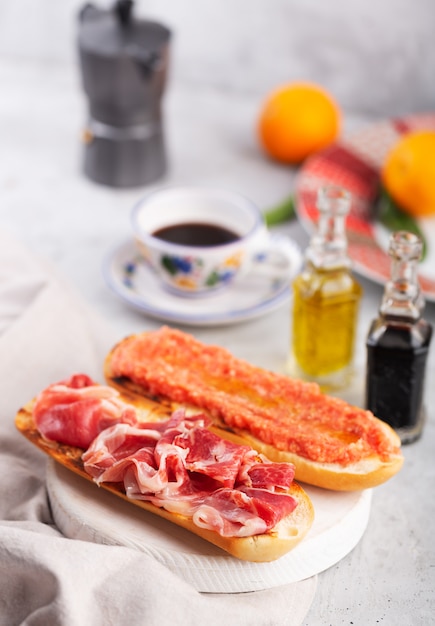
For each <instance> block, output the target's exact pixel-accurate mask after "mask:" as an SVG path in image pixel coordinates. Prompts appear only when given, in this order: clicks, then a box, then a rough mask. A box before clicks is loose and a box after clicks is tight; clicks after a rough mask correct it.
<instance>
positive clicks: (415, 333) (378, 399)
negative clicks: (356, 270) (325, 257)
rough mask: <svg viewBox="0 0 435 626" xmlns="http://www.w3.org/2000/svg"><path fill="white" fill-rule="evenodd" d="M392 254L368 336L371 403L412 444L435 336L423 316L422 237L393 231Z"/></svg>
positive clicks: (419, 420) (420, 423)
mask: <svg viewBox="0 0 435 626" xmlns="http://www.w3.org/2000/svg"><path fill="white" fill-rule="evenodd" d="M389 254H390V256H391V259H392V261H391V279H390V280H389V281H388V282H387V284H386V285H385V290H384V295H383V299H382V302H381V306H380V310H379V316H378V317H377V319H375V320H373V322H372V324H371V326H370V329H369V333H368V336H367V341H366V346H367V372H366V408H367V409H369V410H370V411H372V412H373V413H374V414H375V415H376V416H377V417H379V418H380V419H382V420H384V421H385V422H387V423H388V424H389V425H390V426H392V427H393V428H394V429H395V430H396V432H397V433H398V434H399V436H400V439H401V441H402V443H411V442H412V441H415V440H416V439H418V438H419V437H420V436H421V433H422V430H423V424H424V406H423V399H424V398H423V396H424V379H425V369H426V360H427V355H428V351H429V346H430V341H431V338H432V326H431V325H430V324H429V323H428V322H427V321H426V320H424V319H423V318H422V312H423V309H424V299H423V297H422V294H421V291H420V287H419V284H418V279H417V267H418V262H419V260H420V258H421V254H422V242H421V239H420V238H419V237H417V236H416V235H414V234H412V233H408V232H406V231H399V232H396V233H393V234H392V235H391V238H390V245H389Z"/></svg>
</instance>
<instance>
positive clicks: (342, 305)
mask: <svg viewBox="0 0 435 626" xmlns="http://www.w3.org/2000/svg"><path fill="white" fill-rule="evenodd" d="M350 205H351V196H350V194H349V192H348V191H346V190H345V189H343V188H342V187H339V186H335V185H332V186H325V187H322V188H320V189H319V191H318V196H317V208H318V211H319V218H318V224H317V231H316V233H315V234H314V235H313V237H312V238H311V241H310V243H309V245H308V248H307V251H306V254H305V264H304V269H303V271H302V272H301V273H300V274H299V275H298V276H297V277H296V279H295V281H294V283H293V321H292V349H291V356H290V360H289V367H288V372H289V373H290V374H291V375H293V376H296V377H298V378H302V379H305V380H310V381H315V382H317V383H319V384H320V386H321V387H322V389H323V390H324V391H327V392H329V391H331V392H332V391H334V390H336V389H337V390H338V389H340V388H343V387H346V386H347V385H349V384H350V381H351V375H352V362H353V354H354V343H355V335H356V328H357V320H358V310H359V302H360V298H361V295H362V288H361V286H360V285H359V283H358V282H357V281H356V279H355V278H354V276H353V274H352V271H351V260H350V258H349V256H348V253H347V237H346V216H347V215H348V213H349V210H350Z"/></svg>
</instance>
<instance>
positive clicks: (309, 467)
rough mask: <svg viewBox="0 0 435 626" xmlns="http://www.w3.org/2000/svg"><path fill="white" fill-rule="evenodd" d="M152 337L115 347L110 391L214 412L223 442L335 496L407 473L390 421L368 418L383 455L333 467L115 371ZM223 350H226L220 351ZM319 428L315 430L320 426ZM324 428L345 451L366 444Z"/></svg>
mask: <svg viewBox="0 0 435 626" xmlns="http://www.w3.org/2000/svg"><path fill="white" fill-rule="evenodd" d="M175 332H180V331H175ZM146 335H147V333H142V334H141V335H133V336H130V337H126V338H125V339H124V340H122V341H121V342H119V343H118V344H117V345H116V346H114V347H113V349H112V350H111V351H110V352H109V354H108V355H107V357H106V359H105V364H104V375H105V379H106V382H107V383H108V384H109V385H110V386H112V387H114V388H116V389H117V390H118V391H119V392H120V393H123V394H128V395H129V397H130V400H131V401H133V402H134V401H135V399H136V401H137V399H138V398H140V397H142V398H147V399H148V400H152V401H155V402H157V403H159V404H160V405H161V406H166V407H168V408H171V409H172V410H174V409H175V408H177V407H179V406H184V407H185V408H187V409H188V410H192V411H195V410H196V411H198V410H201V411H203V412H204V413H208V414H209V415H210V416H211V417H212V419H213V427H212V429H213V430H214V432H216V433H217V434H219V435H220V436H221V437H223V438H225V439H229V440H231V441H234V442H236V443H240V444H248V445H250V446H251V447H253V448H254V449H255V450H257V451H258V452H261V453H263V454H264V455H265V456H267V457H268V458H269V459H270V460H272V461H276V462H290V463H293V464H294V465H295V467H296V480H297V481H299V482H303V483H307V484H310V485H314V486H317V487H322V488H325V489H331V490H334V491H357V490H361V489H367V488H371V487H376V486H377V485H380V484H382V483H384V482H385V481H387V480H389V479H390V478H391V477H392V476H394V475H395V474H397V472H398V471H399V470H400V469H401V467H402V465H403V460H404V459H403V455H402V452H401V448H400V446H401V443H400V438H399V436H398V435H397V433H396V432H395V431H394V430H393V429H392V428H391V427H390V426H388V425H387V424H386V423H385V422H383V421H381V420H379V419H377V418H376V417H374V416H373V415H371V414H367V417H366V419H367V421H368V422H369V423H370V426H371V428H372V429H374V430H375V433H376V438H377V439H379V440H381V441H383V446H384V453H383V455H381V454H379V452H378V450H377V449H376V447H373V449H372V450H370V452H369V453H367V452H365V454H364V455H363V456H362V458H361V459H357V460H353V461H352V462H349V463H334V462H332V463H329V462H324V461H317V460H316V459H314V458H309V457H308V456H302V455H300V454H296V453H295V452H294V451H291V450H286V449H282V448H279V449H278V448H277V447H275V446H274V445H271V444H270V443H268V442H266V441H264V440H262V439H260V438H259V437H258V436H256V435H254V434H253V433H252V432H250V431H249V430H247V429H246V428H237V427H236V426H234V425H231V426H229V425H228V424H227V423H226V422H225V418H224V416H223V414H219V407H217V408H216V406H214V408H213V411H212V412H210V411H209V412H208V411H207V407H206V406H204V403H196V402H183V403H181V404H180V403H179V402H177V401H176V400H175V399H174V397H172V396H171V395H165V394H159V393H156V392H155V391H154V392H153V391H152V390H151V389H150V388H149V387H148V386H147V380H146V372H145V373H144V370H141V371H140V374H139V375H138V376H137V380H132V378H130V377H129V375H125V374H124V373H123V372H121V373H120V372H119V370H118V369H117V370H116V371H114V369H113V366H112V365H113V359H114V356H116V353H117V351H118V350H123V349H124V347H125V346H127V348H128V344H129V342H135V341H136V340H139V341H141V339H142V338H143V337H146ZM195 349H196V350H197V349H198V342H196V344H195ZM204 349H207V350H208V352H210V347H206V346H204ZM218 350H220V349H219V348H218ZM228 356H229V358H230V359H232V361H231V362H232V363H242V364H244V362H243V361H241V360H239V359H235V358H234V357H232V356H231V355H228ZM245 365H246V366H247V367H248V368H249V367H250V368H252V370H254V373H255V376H258V377H259V380H261V377H262V376H264V377H265V378H267V380H268V383H270V381H271V380H272V381H273V377H274V376H276V379H277V384H283V383H282V379H283V376H282V375H278V374H276V375H275V374H273V373H272V372H267V371H265V370H262V369H261V368H258V367H255V368H254V367H253V366H250V365H249V364H244V365H243V366H245ZM191 366H192V365H191V363H186V368H189V367H191ZM171 367H172V365H171ZM176 367H177V366H176ZM127 369H128V370H130V369H131V368H129V367H128V368H127ZM218 384H219V380H218V382H216V379H214V380H213V385H214V386H215V387H216V385H218ZM284 384H285V383H284ZM225 386H227V388H228V385H227V383H226V381H223V387H225ZM234 387H235V388H237V385H234ZM166 388H167V389H170V388H171V386H170V385H167V386H166ZM242 393H244V394H246V389H243V388H242ZM326 401H327V397H326V396H325V402H326ZM255 403H256V399H255V394H253V399H252V401H251V406H250V409H252V410H253V411H254V412H255V409H256V404H255ZM344 404H345V403H343V406H344ZM348 406H349V405H348ZM356 410H357V411H359V412H360V413H361V412H362V411H361V410H360V409H356ZM301 420H303V417H301ZM272 427H273V426H272ZM291 428H292V425H291V424H290V425H289V429H291ZM313 428H315V426H314V427H313ZM322 429H323V430H322V433H321V435H325V437H326V435H328V436H329V437H332V438H334V439H335V440H336V441H337V442H339V444H340V446H341V447H344V448H346V446H349V448H351V447H357V446H358V445H359V443H360V436H359V435H358V434H356V433H352V432H350V431H346V432H343V431H342V430H334V425H333V424H331V426H330V428H327V427H325V425H323V426H322ZM366 444H367V442H364V445H366ZM385 449H387V453H385ZM320 452H321V451H320Z"/></svg>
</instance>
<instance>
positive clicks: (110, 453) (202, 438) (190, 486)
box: [82, 409, 297, 537]
mask: <svg viewBox="0 0 435 626" xmlns="http://www.w3.org/2000/svg"><path fill="white" fill-rule="evenodd" d="M210 422H211V420H210V418H208V417H206V416H204V415H195V416H190V417H187V416H186V415H185V413H184V410H182V409H180V410H177V411H175V412H174V413H173V415H172V416H171V418H170V419H169V420H167V421H165V422H160V423H158V429H156V424H155V423H154V422H152V423H144V424H140V427H137V426H130V425H128V424H117V425H115V426H112V427H110V428H108V429H106V430H105V431H103V432H101V433H100V434H99V435H98V436H97V437H96V439H95V440H94V441H93V442H92V444H91V445H90V447H89V449H88V450H87V451H86V452H85V453H84V454H83V456H82V460H83V463H84V468H85V471H86V472H88V473H89V474H90V475H91V476H93V478H94V480H95V481H96V482H97V483H99V484H101V483H102V482H123V484H124V488H125V492H126V494H127V496H128V497H129V498H132V499H140V500H145V501H148V502H151V503H152V504H154V505H155V506H157V507H162V508H164V509H166V510H167V511H170V512H172V513H178V514H181V515H184V516H187V517H191V518H192V520H193V522H194V523H195V524H196V525H197V526H199V527H201V528H207V529H209V530H213V531H215V532H218V533H219V534H220V535H222V536H231V537H247V536H252V535H256V534H263V533H265V532H267V531H268V530H270V529H271V528H273V527H274V526H276V524H277V523H278V522H279V521H280V520H281V519H282V518H284V517H286V516H287V515H289V514H290V513H291V512H292V511H293V510H294V509H295V507H296V506H297V503H296V500H295V499H294V498H293V497H292V496H290V495H288V494H287V493H283V492H282V490H288V489H289V488H290V485H291V483H292V481H293V476H294V468H293V466H292V465H291V464H287V463H270V462H268V461H267V460H266V459H264V457H262V456H259V455H258V454H257V453H256V452H255V451H254V450H252V449H251V448H250V447H249V446H242V445H239V444H235V443H232V442H229V441H224V440H223V439H221V438H220V437H218V436H217V435H215V434H213V433H212V432H210V431H209V430H207V426H208V425H209V424H210Z"/></svg>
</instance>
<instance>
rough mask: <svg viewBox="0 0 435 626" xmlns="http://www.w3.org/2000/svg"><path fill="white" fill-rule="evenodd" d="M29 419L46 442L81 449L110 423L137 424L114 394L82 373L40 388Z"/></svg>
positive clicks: (111, 390)
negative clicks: (31, 419) (54, 442)
mask: <svg viewBox="0 0 435 626" xmlns="http://www.w3.org/2000/svg"><path fill="white" fill-rule="evenodd" d="M33 417H34V420H35V424H36V426H37V428H38V430H39V432H40V433H41V434H42V435H43V436H44V437H45V438H46V439H49V440H51V441H58V442H59V443H64V444H66V445H70V446H77V447H79V448H85V449H86V448H87V447H88V446H89V445H90V443H91V442H92V441H93V440H94V439H95V437H96V436H97V435H98V434H99V433H100V432H101V431H102V430H104V429H105V428H107V427H108V426H110V425H112V424H115V423H118V422H124V423H127V424H131V425H134V424H137V416H136V411H135V409H134V408H133V407H131V406H130V405H128V404H126V403H124V402H122V401H121V400H120V398H119V393H118V392H117V391H115V390H114V389H112V388H111V387H108V386H104V385H98V384H96V383H95V382H94V381H93V380H92V379H91V378H90V377H89V376H87V375H86V374H75V375H73V376H71V377H70V378H68V379H67V380H63V381H60V382H58V383H54V384H52V385H50V386H49V387H47V388H46V389H44V391H42V392H41V393H40V394H39V396H38V397H37V398H36V402H35V405H34V408H33Z"/></svg>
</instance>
